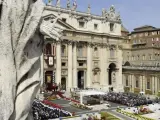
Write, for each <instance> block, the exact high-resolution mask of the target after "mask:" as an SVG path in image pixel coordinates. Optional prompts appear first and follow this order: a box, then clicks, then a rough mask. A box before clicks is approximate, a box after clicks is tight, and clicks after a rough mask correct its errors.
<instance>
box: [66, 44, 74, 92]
mask: <svg viewBox="0 0 160 120" xmlns="http://www.w3.org/2000/svg"><path fill="white" fill-rule="evenodd" d="M67 83H68V84H67V90H70V89H71V88H72V86H73V85H72V83H73V82H72V42H69V43H68V82H67Z"/></svg>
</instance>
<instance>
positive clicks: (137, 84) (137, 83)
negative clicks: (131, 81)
mask: <svg viewBox="0 0 160 120" xmlns="http://www.w3.org/2000/svg"><path fill="white" fill-rule="evenodd" d="M138 87H139V82H138V80H136V88H138Z"/></svg>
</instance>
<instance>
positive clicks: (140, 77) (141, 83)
mask: <svg viewBox="0 0 160 120" xmlns="http://www.w3.org/2000/svg"><path fill="white" fill-rule="evenodd" d="M139 79H140V82H139V83H140V85H139V88H140V92H141V91H142V88H143V81H142V80H143V79H142V75H140V76H139Z"/></svg>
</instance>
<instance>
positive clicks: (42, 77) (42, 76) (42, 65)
mask: <svg viewBox="0 0 160 120" xmlns="http://www.w3.org/2000/svg"><path fill="white" fill-rule="evenodd" d="M40 59H41V86H42V85H43V84H44V83H45V81H44V54H43V53H42V55H41V58H40Z"/></svg>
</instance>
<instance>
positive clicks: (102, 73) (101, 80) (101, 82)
mask: <svg viewBox="0 0 160 120" xmlns="http://www.w3.org/2000/svg"><path fill="white" fill-rule="evenodd" d="M101 53H103V48H102V47H99V58H100V69H101V71H100V85H101V86H102V85H103V78H104V70H103V67H104V58H103V55H102V54H101ZM111 78H112V77H111ZM112 85H113V81H112Z"/></svg>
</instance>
